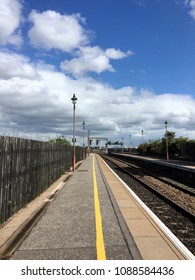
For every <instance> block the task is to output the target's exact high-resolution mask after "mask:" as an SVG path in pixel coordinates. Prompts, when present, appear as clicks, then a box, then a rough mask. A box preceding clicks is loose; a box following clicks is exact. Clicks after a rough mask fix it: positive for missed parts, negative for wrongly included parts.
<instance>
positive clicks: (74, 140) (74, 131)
mask: <svg viewBox="0 0 195 280" xmlns="http://www.w3.org/2000/svg"><path fill="white" fill-rule="evenodd" d="M71 100H72V104H73V138H72V142H73V157H72V169H73V171H75V164H76V154H75V143H76V137H75V135H76V134H75V133H76V114H75V107H76V106H75V105H76V103H77V98H76V96H75V94H73V97H72V98H71Z"/></svg>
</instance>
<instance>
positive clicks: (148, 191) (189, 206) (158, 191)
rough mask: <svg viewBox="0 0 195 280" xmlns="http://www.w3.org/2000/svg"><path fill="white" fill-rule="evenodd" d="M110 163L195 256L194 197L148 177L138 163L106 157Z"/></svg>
mask: <svg viewBox="0 0 195 280" xmlns="http://www.w3.org/2000/svg"><path fill="white" fill-rule="evenodd" d="M103 158H104V160H105V161H106V162H107V164H108V165H109V166H110V167H111V168H112V169H113V170H114V172H115V173H117V174H118V175H119V176H120V177H121V178H122V180H123V181H125V183H126V184H127V185H129V186H130V188H131V189H132V190H133V191H134V192H135V193H136V194H137V195H138V196H139V197H140V199H141V200H142V201H143V202H144V203H145V204H146V205H147V206H148V207H149V208H150V209H151V210H152V211H153V212H154V213H155V214H156V216H158V217H159V218H160V220H161V221H162V222H163V223H164V224H165V225H166V226H167V227H168V228H169V229H170V230H171V231H172V232H173V233H174V234H175V236H177V238H178V239H179V240H180V241H181V242H182V243H183V244H184V245H185V246H186V247H187V248H188V249H189V250H190V251H191V252H192V253H193V254H195V215H194V213H195V197H194V195H192V196H191V195H190V194H186V193H184V192H183V191H181V190H178V189H175V188H174V187H173V184H172V185H171V186H170V185H168V184H167V183H165V182H164V181H163V182H162V181H161V180H160V178H158V180H157V179H156V178H154V177H152V176H151V175H150V176H149V175H148V174H146V173H145V172H143V171H142V170H141V168H140V167H137V166H136V165H135V164H129V163H128V162H125V161H124V160H119V159H116V158H115V159H114V158H111V157H110V156H103Z"/></svg>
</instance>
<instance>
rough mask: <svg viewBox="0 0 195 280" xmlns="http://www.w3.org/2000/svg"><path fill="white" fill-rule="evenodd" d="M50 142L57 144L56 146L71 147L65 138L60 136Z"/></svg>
mask: <svg viewBox="0 0 195 280" xmlns="http://www.w3.org/2000/svg"><path fill="white" fill-rule="evenodd" d="M48 142H50V143H55V144H63V145H68V146H70V142H69V141H68V140H67V139H66V138H65V136H63V135H62V136H58V137H57V138H55V139H50V140H49V141H48Z"/></svg>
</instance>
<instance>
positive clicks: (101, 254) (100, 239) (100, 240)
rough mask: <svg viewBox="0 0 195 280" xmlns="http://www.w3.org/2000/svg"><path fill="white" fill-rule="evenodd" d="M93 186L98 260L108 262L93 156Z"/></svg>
mask: <svg viewBox="0 0 195 280" xmlns="http://www.w3.org/2000/svg"><path fill="white" fill-rule="evenodd" d="M93 186H94V205H95V223H96V252H97V259H98V260H106V252H105V246H104V236H103V230H102V217H101V212H100V202H99V197H98V186H97V179H96V171H95V161H94V155H93Z"/></svg>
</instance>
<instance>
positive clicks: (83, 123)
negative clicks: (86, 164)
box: [82, 121, 85, 159]
mask: <svg viewBox="0 0 195 280" xmlns="http://www.w3.org/2000/svg"><path fill="white" fill-rule="evenodd" d="M82 125H83V159H85V122H84V121H83V122H82Z"/></svg>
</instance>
